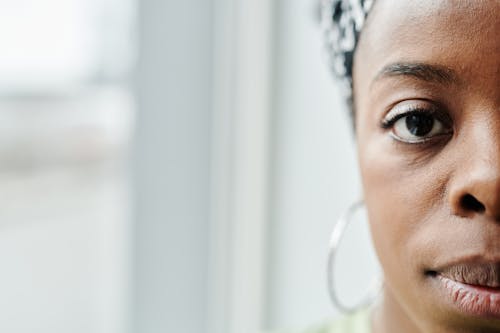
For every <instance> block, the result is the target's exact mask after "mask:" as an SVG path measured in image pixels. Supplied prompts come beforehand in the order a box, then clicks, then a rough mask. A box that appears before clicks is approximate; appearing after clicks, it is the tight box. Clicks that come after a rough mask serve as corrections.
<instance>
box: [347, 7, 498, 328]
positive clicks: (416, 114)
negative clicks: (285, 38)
mask: <svg viewBox="0 0 500 333" xmlns="http://www.w3.org/2000/svg"><path fill="white" fill-rule="evenodd" d="M375 3H376V4H375V6H374V8H373V11H372V12H371V13H370V16H369V18H368V22H367V25H366V27H365V30H364V31H363V34H362V36H361V40H360V43H359V45H358V49H357V52H356V55H355V59H354V78H353V79H354V94H355V109H356V136H357V142H358V151H359V162H360V166H361V173H362V180H363V187H364V198H365V203H366V206H367V209H368V215H369V218H370V225H371V229H372V235H373V239H374V243H375V248H376V250H377V253H378V256H379V258H380V261H381V264H382V266H383V269H384V273H385V281H386V290H385V298H384V307H385V309H386V315H387V316H389V317H390V316H392V319H391V320H390V321H388V322H390V323H391V324H390V325H393V326H392V327H390V325H389V326H385V329H387V332H394V331H395V330H397V329H399V330H400V332H405V333H410V332H426V333H427V332H429V333H430V332H499V331H500V288H499V287H500V1H498V0H483V1H481V0H453V1H451V0H449V1H446V0H442V1H439V0H420V1H410V0H398V1H390V0H377V1H376V2H375ZM387 313H389V314H387ZM381 316H384V314H382V315H381ZM402 327H404V329H402ZM391 330H392V331H391Z"/></svg>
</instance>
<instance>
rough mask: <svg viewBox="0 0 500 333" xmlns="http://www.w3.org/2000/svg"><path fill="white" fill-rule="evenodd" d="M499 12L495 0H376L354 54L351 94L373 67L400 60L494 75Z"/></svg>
mask: <svg viewBox="0 0 500 333" xmlns="http://www.w3.org/2000/svg"><path fill="white" fill-rule="evenodd" d="M499 13H500V1H499V0H474V1H471V0H420V1H412V0H398V1H396V0H392V1H391V0H377V1H376V2H375V6H374V8H373V11H372V13H370V15H369V18H368V22H367V26H366V27H365V30H364V31H363V33H362V36H361V40H360V43H359V45H358V49H357V52H356V55H355V62H354V65H355V66H354V73H353V77H354V85H355V90H356V98H358V91H360V90H363V86H365V87H366V86H367V85H368V84H369V81H371V80H373V79H374V78H375V77H376V76H377V73H378V71H380V70H381V69H382V68H383V67H384V66H386V65H388V64H390V63H393V62H400V61H410V62H419V63H432V64H436V65H441V66H443V67H446V68H452V69H453V70H454V71H456V72H458V73H459V75H460V76H461V77H462V78H463V77H472V76H474V77H476V78H477V77H479V76H486V78H490V79H492V80H497V81H498V78H499V58H500V38H499V36H498V35H499V34H500V15H499ZM497 83H498V82H497Z"/></svg>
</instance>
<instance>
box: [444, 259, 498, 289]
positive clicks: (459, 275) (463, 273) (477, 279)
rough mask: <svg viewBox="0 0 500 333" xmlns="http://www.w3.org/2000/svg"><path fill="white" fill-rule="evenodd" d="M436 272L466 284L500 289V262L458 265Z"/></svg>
mask: <svg viewBox="0 0 500 333" xmlns="http://www.w3.org/2000/svg"><path fill="white" fill-rule="evenodd" d="M435 272H436V273H437V274H439V275H441V276H443V277H445V278H448V279H450V280H454V281H457V282H461V283H464V284H469V285H476V286H483V287H489V288H499V287H500V261H495V262H464V263H457V264H453V265H449V266H446V267H444V268H442V269H439V270H437V271H435Z"/></svg>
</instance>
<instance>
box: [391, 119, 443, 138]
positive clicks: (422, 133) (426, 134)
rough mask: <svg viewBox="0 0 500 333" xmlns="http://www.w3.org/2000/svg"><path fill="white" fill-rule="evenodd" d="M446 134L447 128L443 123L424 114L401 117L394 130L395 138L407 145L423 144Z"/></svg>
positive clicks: (395, 123)
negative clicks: (434, 137)
mask: <svg viewBox="0 0 500 333" xmlns="http://www.w3.org/2000/svg"><path fill="white" fill-rule="evenodd" d="M445 133H446V128H445V126H444V125H443V123H442V122H441V121H439V120H438V119H436V117H435V116H433V115H432V114H428V113H423V112H419V113H412V114H408V115H406V116H401V117H400V118H399V119H398V120H396V121H395V122H394V126H393V128H392V135H393V136H394V138H395V139H397V140H400V141H403V142H407V143H418V142H422V141H425V140H427V139H429V138H431V137H433V136H436V135H440V134H445Z"/></svg>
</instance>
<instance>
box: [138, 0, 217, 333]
mask: <svg viewBox="0 0 500 333" xmlns="http://www.w3.org/2000/svg"><path fill="white" fill-rule="evenodd" d="M211 15H212V7H211V1H206V0H195V1H164V0H142V1H140V2H139V21H140V23H139V37H140V43H139V64H138V69H137V75H136V77H135V86H136V92H137V99H138V108H137V110H138V111H137V135H136V143H135V148H134V153H135V161H134V164H135V181H134V183H135V199H136V213H135V225H136V226H135V234H134V239H135V254H134V262H135V266H134V271H135V273H134V275H135V277H134V279H135V282H134V300H133V315H134V318H133V321H134V327H133V332H138V333H139V332H140V333H152V332H182V333H191V332H192V333H195V332H196V333H198V332H204V328H205V325H206V297H207V295H208V290H207V286H206V284H207V282H206V280H207V260H208V254H207V251H208V215H209V203H208V201H209V181H210V179H209V178H210V177H209V175H210V172H209V164H210V159H209V158H210V157H209V153H210V115H211V103H212V100H211V83H212V81H211V80H212V77H211V75H212V58H211V54H212V46H211V43H212V35H211V33H212V32H211V30H212V28H211V27H212V20H211Z"/></svg>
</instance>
